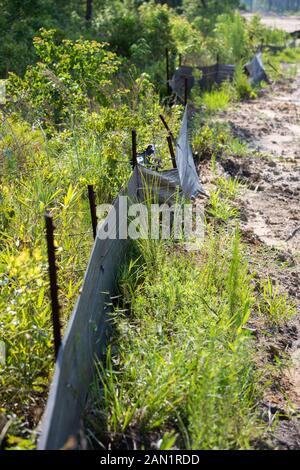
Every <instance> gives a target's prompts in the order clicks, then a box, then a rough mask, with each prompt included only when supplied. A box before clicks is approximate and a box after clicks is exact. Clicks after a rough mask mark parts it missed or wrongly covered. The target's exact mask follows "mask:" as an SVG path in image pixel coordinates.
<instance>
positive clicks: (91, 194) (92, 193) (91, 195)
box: [88, 184, 98, 240]
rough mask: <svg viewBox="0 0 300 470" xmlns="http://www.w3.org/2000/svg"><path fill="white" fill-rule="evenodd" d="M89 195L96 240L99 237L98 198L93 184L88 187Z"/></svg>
mask: <svg viewBox="0 0 300 470" xmlns="http://www.w3.org/2000/svg"><path fill="white" fill-rule="evenodd" d="M88 193H89V203H90V212H91V219H92V227H93V237H94V240H95V239H96V236H97V223H98V221H97V213H96V196H95V191H94V186H93V185H92V184H89V185H88Z"/></svg>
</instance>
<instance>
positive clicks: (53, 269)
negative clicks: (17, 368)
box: [45, 213, 61, 360]
mask: <svg viewBox="0 0 300 470" xmlns="http://www.w3.org/2000/svg"><path fill="white" fill-rule="evenodd" d="M45 224H46V240H47V251H48V269H49V280H50V296H51V310H52V327H53V343H54V356H55V360H56V359H57V356H58V351H59V348H60V346H61V325H60V318H59V311H60V306H59V301H58V284H57V265H56V259H55V246H54V224H53V217H52V215H51V214H48V213H47V214H46V215H45Z"/></svg>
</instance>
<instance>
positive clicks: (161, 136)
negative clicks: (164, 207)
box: [0, 98, 180, 448]
mask: <svg viewBox="0 0 300 470" xmlns="http://www.w3.org/2000/svg"><path fill="white" fill-rule="evenodd" d="M145 110H146V108H145V106H143V107H141V111H140V112H139V111H137V110H135V111H134V112H132V115H131V118H130V116H129V115H128V114H127V116H125V117H124V113H125V108H124V107H123V106H121V107H120V108H117V107H116V108H115V109H114V110H113V113H112V112H111V110H109V109H106V108H103V109H102V111H99V113H93V115H88V116H86V119H85V120H84V122H82V123H80V124H79V123H77V124H75V123H74V127H73V128H72V129H70V130H68V131H64V132H57V133H54V134H53V135H51V136H48V135H46V134H45V132H44V131H43V130H42V129H40V128H39V127H38V126H36V128H33V127H31V126H30V125H29V124H28V123H27V122H25V121H24V120H22V119H21V118H20V117H17V116H16V115H14V116H13V117H12V116H11V117H7V116H5V115H4V114H3V115H2V114H0V118H1V121H0V167H1V192H0V343H1V351H2V353H3V350H5V360H3V356H4V354H1V360H0V388H1V404H0V412H1V413H3V414H4V415H5V416H6V417H7V418H8V419H11V426H10V429H9V432H8V435H7V436H6V437H7V438H8V440H7V442H6V444H5V445H10V444H9V443H11V444H12V443H13V442H16V440H17V441H18V442H19V446H20V447H22V445H24V446H25V447H26V448H28V438H29V439H32V440H33V441H34V439H35V434H34V433H32V430H33V429H34V428H35V426H36V425H37V423H38V421H39V419H40V417H41V416H40V415H41V412H42V411H43V407H44V404H45V399H46V398H47V393H48V386H49V382H50V380H51V378H52V373H53V367H54V358H53V346H52V342H53V333H52V326H51V310H50V299H49V283H48V267H47V266H48V265H47V251H46V244H45V234H44V214H45V212H46V211H51V212H52V214H53V217H54V223H55V227H56V229H55V240H56V245H57V265H58V268H59V271H58V283H59V287H60V290H59V302H60V305H61V321H62V326H63V329H64V328H65V326H66V324H67V322H68V319H69V317H70V314H71V311H72V309H73V306H74V304H75V301H76V298H77V296H78V294H79V291H80V287H81V283H82V280H83V275H84V272H85V269H86V266H87V262H88V259H89V256H90V251H91V247H92V244H93V237H92V231H91V221H90V211H89V204H88V198H87V185H88V184H93V185H94V187H95V191H96V193H97V203H98V204H100V203H102V202H110V201H112V200H113V198H114V197H115V196H116V195H117V193H118V192H119V190H120V188H121V187H122V186H123V184H124V183H125V182H126V181H127V180H128V177H129V175H130V173H131V167H130V165H129V159H130V147H131V136H130V131H129V128H131V127H132V128H133V127H136V128H137V132H138V135H139V148H142V149H143V148H145V147H144V146H146V145H147V144H148V143H149V142H151V141H152V140H150V139H152V138H153V136H154V137H155V142H156V143H157V144H158V145H159V148H160V152H161V156H162V157H164V160H165V163H166V166H168V165H170V162H169V153H168V150H167V141H166V138H165V130H164V128H163V126H162V125H161V123H160V119H159V114H160V113H161V112H164V111H163V109H162V108H161V107H160V106H159V103H158V99H157V98H156V102H154V101H153V100H152V101H151V103H150V105H149V109H148V110H147V112H146V114H145ZM126 112H127V113H130V111H129V108H128V109H126ZM179 113H180V109H179V108H178V109H177V110H175V111H174V114H173V116H172V117H171V118H170V125H171V127H172V129H174V130H175V133H176V130H177V128H178V125H179V122H180V121H179V117H180V116H179ZM131 119H133V121H131ZM128 123H129V124H128ZM128 125H129V126H130V127H129V128H128ZM120 149H122V151H121V152H120ZM22 442H23V444H22Z"/></svg>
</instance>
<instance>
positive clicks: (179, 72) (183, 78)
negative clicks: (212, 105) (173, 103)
mask: <svg viewBox="0 0 300 470" xmlns="http://www.w3.org/2000/svg"><path fill="white" fill-rule="evenodd" d="M235 71H236V65H232V64H215V65H211V66H208V67H191V66H188V65H182V66H180V67H178V68H177V69H176V70H175V73H174V75H173V77H172V79H171V80H170V85H171V88H172V90H173V92H174V93H176V95H178V96H179V97H181V98H182V100H183V97H184V95H185V93H186V91H187V92H188V93H189V92H190V91H191V89H192V88H193V87H194V86H195V85H197V86H199V87H200V88H201V89H203V90H210V89H211V88H212V87H213V86H214V85H220V84H221V83H223V82H225V81H233V79H234V74H235ZM245 71H246V73H247V74H248V76H249V80H250V82H252V83H254V84H257V83H259V82H260V81H268V78H267V74H266V72H265V69H264V65H263V62H262V56H261V53H257V54H256V55H255V56H254V58H253V59H252V61H251V62H249V63H248V64H246V66H245ZM199 73H200V78H199V79H198V78H196V76H197V75H198V74H199ZM186 87H187V90H186V89H185V88H186Z"/></svg>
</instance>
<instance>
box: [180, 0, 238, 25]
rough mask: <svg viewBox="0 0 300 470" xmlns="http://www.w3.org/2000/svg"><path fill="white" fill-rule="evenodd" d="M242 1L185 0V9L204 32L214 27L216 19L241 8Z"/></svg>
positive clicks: (191, 19)
mask: <svg viewBox="0 0 300 470" xmlns="http://www.w3.org/2000/svg"><path fill="white" fill-rule="evenodd" d="M240 3H241V2H240V0H222V1H219V0H183V9H184V12H185V13H186V15H187V16H188V18H189V20H190V21H195V20H196V23H197V24H198V25H199V27H200V29H201V28H202V29H203V31H204V32H208V31H209V30H211V29H212V28H213V26H214V23H215V21H216V18H217V16H218V15H220V14H222V13H229V12H231V11H233V10H234V9H236V8H238V7H239V6H240Z"/></svg>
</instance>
